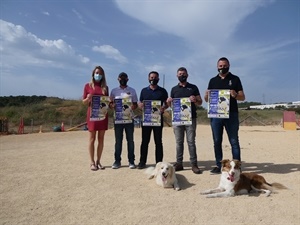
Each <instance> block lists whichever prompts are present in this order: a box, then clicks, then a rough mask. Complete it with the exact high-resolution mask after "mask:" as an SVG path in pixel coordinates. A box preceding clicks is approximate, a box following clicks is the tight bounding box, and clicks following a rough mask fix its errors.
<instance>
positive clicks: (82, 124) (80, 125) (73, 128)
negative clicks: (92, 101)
mask: <svg viewBox="0 0 300 225" xmlns="http://www.w3.org/2000/svg"><path fill="white" fill-rule="evenodd" d="M86 124H87V122H84V123H81V124H78V125H77V126H74V127H71V128H69V129H67V131H73V130H75V129H77V128H79V127H82V126H84V125H86Z"/></svg>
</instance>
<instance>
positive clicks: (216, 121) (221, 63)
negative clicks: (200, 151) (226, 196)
mask: <svg viewBox="0 0 300 225" xmlns="http://www.w3.org/2000/svg"><path fill="white" fill-rule="evenodd" d="M229 67H230V63H229V60H228V59H227V58H225V57H222V58H220V59H219V60H218V63H217V68H218V72H219V74H218V75H217V76H215V77H213V78H211V79H210V81H209V84H208V88H207V89H208V90H206V93H205V96H204V99H205V101H206V102H207V101H208V95H209V90H212V89H215V90H216V89H217V90H218V89H220V90H225V89H227V90H230V108H229V119H227V118H226V119H225V118H211V119H210V125H211V130H212V135H213V141H214V151H215V159H216V167H215V168H213V170H211V171H210V172H211V173H212V174H219V173H221V160H222V159H223V150H222V140H223V129H224V127H225V130H226V132H227V136H228V139H229V142H230V145H231V151H232V158H233V159H237V160H241V150H240V144H239V137H238V130H239V115H238V106H237V100H239V101H244V100H245V95H244V91H243V86H242V83H241V80H240V78H239V77H238V76H236V75H233V74H232V73H230V72H229Z"/></svg>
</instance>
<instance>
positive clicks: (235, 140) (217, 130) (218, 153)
mask: <svg viewBox="0 0 300 225" xmlns="http://www.w3.org/2000/svg"><path fill="white" fill-rule="evenodd" d="M210 125H211V130H212V135H213V141H214V150H215V158H216V165H217V167H219V168H221V161H222V159H223V150H222V141H223V128H224V127H225V130H226V132H227V136H228V140H229V142H230V145H231V151H232V158H233V159H237V160H241V149H240V144H239V136H238V131H239V115H238V113H237V112H230V118H229V119H220V118H211V119H210Z"/></svg>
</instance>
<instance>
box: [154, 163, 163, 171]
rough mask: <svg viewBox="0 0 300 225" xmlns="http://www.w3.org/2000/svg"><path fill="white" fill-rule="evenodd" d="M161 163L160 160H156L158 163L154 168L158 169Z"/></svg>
mask: <svg viewBox="0 0 300 225" xmlns="http://www.w3.org/2000/svg"><path fill="white" fill-rule="evenodd" d="M161 163H162V162H158V163H156V166H155V169H156V170H158V169H160V167H161Z"/></svg>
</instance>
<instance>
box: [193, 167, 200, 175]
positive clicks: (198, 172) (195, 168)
mask: <svg viewBox="0 0 300 225" xmlns="http://www.w3.org/2000/svg"><path fill="white" fill-rule="evenodd" d="M192 171H193V172H194V173H195V174H201V173H202V171H201V170H200V169H199V167H198V166H197V165H193V166H192Z"/></svg>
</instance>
